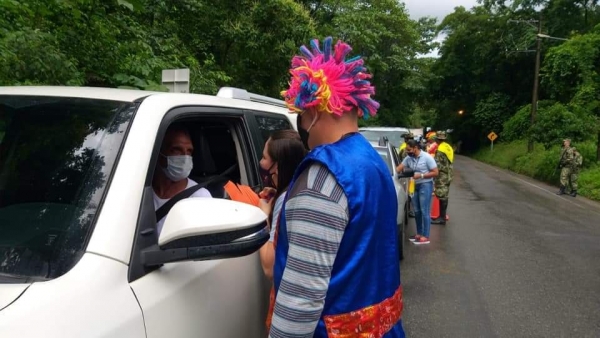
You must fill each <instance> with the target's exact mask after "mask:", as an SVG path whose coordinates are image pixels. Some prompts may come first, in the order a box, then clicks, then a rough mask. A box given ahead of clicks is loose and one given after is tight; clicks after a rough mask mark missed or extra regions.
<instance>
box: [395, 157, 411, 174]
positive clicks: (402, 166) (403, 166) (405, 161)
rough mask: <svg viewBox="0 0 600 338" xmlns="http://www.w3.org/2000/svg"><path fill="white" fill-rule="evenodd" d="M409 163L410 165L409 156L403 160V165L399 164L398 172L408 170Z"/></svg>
mask: <svg viewBox="0 0 600 338" xmlns="http://www.w3.org/2000/svg"><path fill="white" fill-rule="evenodd" d="M407 163H408V156H407V157H405V158H404V159H403V160H402V163H400V164H398V166H397V167H396V172H399V173H401V172H403V171H404V168H406V165H407Z"/></svg>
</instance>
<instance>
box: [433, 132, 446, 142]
mask: <svg viewBox="0 0 600 338" xmlns="http://www.w3.org/2000/svg"><path fill="white" fill-rule="evenodd" d="M435 138H437V139H438V140H445V139H446V132H445V131H443V130H440V131H438V132H437V133H435Z"/></svg>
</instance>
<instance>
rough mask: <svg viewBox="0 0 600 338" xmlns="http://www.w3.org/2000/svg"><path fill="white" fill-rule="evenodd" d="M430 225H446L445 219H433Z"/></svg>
mask: <svg viewBox="0 0 600 338" xmlns="http://www.w3.org/2000/svg"><path fill="white" fill-rule="evenodd" d="M431 224H442V225H446V217H444V218H442V217H438V218H434V219H432V220H431Z"/></svg>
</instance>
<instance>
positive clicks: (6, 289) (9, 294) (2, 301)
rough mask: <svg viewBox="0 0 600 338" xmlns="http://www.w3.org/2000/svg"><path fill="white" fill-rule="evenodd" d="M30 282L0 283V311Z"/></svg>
mask: <svg viewBox="0 0 600 338" xmlns="http://www.w3.org/2000/svg"><path fill="white" fill-rule="evenodd" d="M30 285H31V284H0V311H2V310H3V309H4V308H6V307H7V306H9V305H10V304H12V302H14V301H15V300H16V299H17V298H19V297H20V296H21V295H22V294H23V292H25V290H27V288H28V287H29V286H30Z"/></svg>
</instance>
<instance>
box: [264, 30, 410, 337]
mask: <svg viewBox="0 0 600 338" xmlns="http://www.w3.org/2000/svg"><path fill="white" fill-rule="evenodd" d="M310 45H311V49H310V50H309V48H307V47H306V46H302V47H301V48H300V51H301V53H302V55H300V56H295V57H294V58H293V59H292V67H291V70H290V73H291V79H290V83H289V89H287V90H285V91H283V92H282V95H283V97H284V99H285V101H286V103H287V105H288V107H289V109H290V111H292V112H294V113H298V114H299V115H300V117H299V123H298V128H299V131H300V135H301V137H303V138H304V141H305V144H307V145H308V147H309V148H310V149H311V150H310V152H309V153H308V155H307V156H306V158H305V159H304V160H303V161H302V162H301V164H300V165H299V167H298V169H297V170H296V172H295V174H294V178H293V179H292V183H291V184H290V187H289V189H288V194H287V196H286V200H285V202H284V205H283V207H282V210H281V213H280V219H279V227H278V228H277V231H276V234H275V241H274V246H275V265H274V272H273V284H274V287H273V292H272V296H271V306H270V310H269V315H268V318H269V319H268V321H267V326H268V328H269V337H273V338H275V337H330V338H338V337H340V338H341V337H393V338H395V337H404V336H405V335H404V330H403V327H402V320H401V316H402V307H403V303H402V286H401V283H400V266H399V260H398V257H399V252H398V242H397V241H398V234H397V227H396V213H397V210H398V203H397V200H396V194H395V190H394V185H393V182H392V177H391V176H390V175H389V170H388V168H387V166H386V164H385V163H384V162H383V160H382V159H381V157H380V156H379V154H378V153H377V152H376V151H375V150H374V149H373V147H372V146H371V145H370V143H369V142H368V141H367V140H366V139H365V138H364V137H363V136H362V135H361V134H360V133H358V118H360V117H362V118H365V119H366V118H368V117H369V116H374V115H375V114H376V112H377V109H378V108H379V104H378V103H377V102H376V101H374V100H373V99H372V98H371V96H372V95H374V93H375V88H374V87H373V86H372V85H371V83H370V81H369V79H370V78H371V75H370V74H369V73H367V69H366V68H365V66H364V60H363V59H362V58H360V57H358V56H356V57H353V58H350V59H348V58H347V55H348V54H349V53H350V51H351V47H350V46H349V45H348V44H346V43H344V42H342V41H338V42H337V43H336V44H335V46H333V40H332V38H331V37H328V38H326V39H325V40H324V42H323V46H322V49H321V46H320V43H319V41H318V40H312V41H311V43H310Z"/></svg>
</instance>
